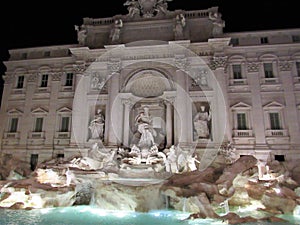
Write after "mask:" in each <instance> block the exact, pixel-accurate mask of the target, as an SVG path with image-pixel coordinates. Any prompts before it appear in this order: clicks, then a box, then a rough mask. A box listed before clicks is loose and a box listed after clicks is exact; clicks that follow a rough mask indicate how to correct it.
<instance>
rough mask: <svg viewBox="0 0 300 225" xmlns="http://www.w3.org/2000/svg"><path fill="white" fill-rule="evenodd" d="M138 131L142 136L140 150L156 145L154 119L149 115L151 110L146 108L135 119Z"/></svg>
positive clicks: (139, 144)
mask: <svg viewBox="0 0 300 225" xmlns="http://www.w3.org/2000/svg"><path fill="white" fill-rule="evenodd" d="M135 123H136V125H137V130H138V132H139V133H140V134H141V138H140V140H139V143H138V147H140V148H148V149H150V147H152V146H153V145H155V142H154V136H156V132H155V130H154V129H153V127H152V117H151V116H150V114H149V108H148V107H145V108H144V110H143V111H142V112H140V113H139V114H138V115H137V117H136V118H135Z"/></svg>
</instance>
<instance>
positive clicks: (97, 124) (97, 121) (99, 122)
mask: <svg viewBox="0 0 300 225" xmlns="http://www.w3.org/2000/svg"><path fill="white" fill-rule="evenodd" d="M104 121H105V120H104V116H103V114H102V110H101V109H98V110H97V113H96V115H95V117H94V119H93V120H92V121H91V122H90V125H89V129H90V131H91V139H100V140H103V132H104Z"/></svg>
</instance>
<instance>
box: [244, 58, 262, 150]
mask: <svg viewBox="0 0 300 225" xmlns="http://www.w3.org/2000/svg"><path fill="white" fill-rule="evenodd" d="M260 65H261V64H260V63H259V62H252V63H248V64H247V72H248V74H247V77H248V81H249V87H250V90H251V97H252V120H253V131H254V133H255V139H256V148H257V149H258V150H260V149H263V148H266V147H267V146H266V134H265V124H264V123H263V122H262V121H263V120H262V119H263V118H264V110H263V106H262V105H263V103H262V99H261V91H260V90H261V85H260V83H261V80H260V79H261V78H260V73H259V71H260Z"/></svg>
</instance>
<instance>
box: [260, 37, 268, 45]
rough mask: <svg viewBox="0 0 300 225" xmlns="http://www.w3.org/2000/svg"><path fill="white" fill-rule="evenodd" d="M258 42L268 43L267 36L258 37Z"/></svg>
mask: <svg viewBox="0 0 300 225" xmlns="http://www.w3.org/2000/svg"><path fill="white" fill-rule="evenodd" d="M260 43H261V44H268V43H269V40H268V37H261V38H260Z"/></svg>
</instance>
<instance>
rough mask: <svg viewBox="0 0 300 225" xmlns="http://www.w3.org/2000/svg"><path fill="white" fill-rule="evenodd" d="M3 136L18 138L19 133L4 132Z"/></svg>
mask: <svg viewBox="0 0 300 225" xmlns="http://www.w3.org/2000/svg"><path fill="white" fill-rule="evenodd" d="M4 138H7V139H11V138H12V139H17V138H20V133H19V132H5V133H4Z"/></svg>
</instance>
